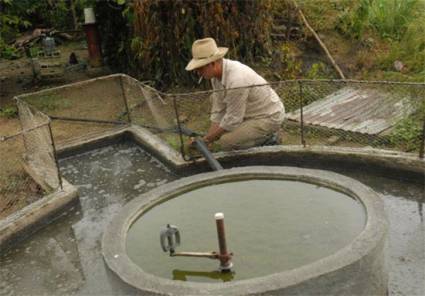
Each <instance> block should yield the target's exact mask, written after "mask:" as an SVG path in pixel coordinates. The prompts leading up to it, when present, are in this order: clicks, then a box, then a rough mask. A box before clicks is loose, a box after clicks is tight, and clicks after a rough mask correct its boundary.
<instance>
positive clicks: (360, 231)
mask: <svg viewBox="0 0 425 296" xmlns="http://www.w3.org/2000/svg"><path fill="white" fill-rule="evenodd" d="M258 180H267V182H269V181H271V182H273V181H276V180H281V181H284V182H289V183H284V184H285V186H288V184H289V185H290V184H291V183H290V182H293V183H295V182H296V183H298V184H305V186H306V187H309V186H312V185H314V186H316V187H318V188H319V187H320V188H325V190H329V192H328V195H332V193H331V192H332V191H333V192H337V193H338V194H341V193H342V194H343V195H345V196H349V197H351V200H354V201H355V203H356V204H357V206H355V207H360V208H362V212H363V213H364V215H359V216H353V217H354V218H353V217H352V218H348V217H347V224H349V222H348V221H349V220H350V219H351V222H350V223H351V224H353V225H354V228H353V229H354V230H352V231H351V230H350V231H351V233H352V234H350V235H351V236H352V237H350V236H347V237H346V238H345V240H342V242H343V243H342V244H341V243H340V245H338V246H337V249H335V248H334V249H332V250H331V251H330V252H329V250H328V252H329V253H326V252H324V253H321V254H320V253H318V254H319V255H320V256H323V257H320V258H313V259H311V258H310V259H309V260H306V261H305V262H301V263H297V264H298V265H297V264H295V265H289V266H290V267H288V268H285V267H282V270H279V269H277V270H274V269H270V271H264V270H260V271H261V272H260V273H255V272H254V273H249V274H248V275H247V276H242V277H241V276H240V275H241V274H242V275H243V268H242V266H241V264H243V263H238V264H239V271H240V273H239V274H238V265H237V264H235V267H234V270H235V273H236V275H238V276H239V278H240V280H238V279H236V280H234V281H229V282H224V283H200V282H189V281H187V282H182V281H176V280H171V279H167V278H164V276H161V274H160V273H158V274H157V273H156V272H155V271H154V270H155V269H151V268H150V267H148V266H147V265H144V263H143V262H144V261H143V260H142V261H140V262H139V261H138V259H137V257H138V256H139V257H140V255H141V256H142V257H143V256H146V257H151V259H152V258H158V259H161V260H163V259H164V258H166V260H169V261H171V262H172V261H173V260H176V258H170V257H168V255H167V254H164V253H163V254H161V255H162V257H161V258H160V256H154V255H152V254H151V253H149V251H148V250H147V247H146V246H145V247H144V246H143V244H141V247H140V249H141V250H140V254H136V255H135V251H134V250H135V249H137V243H138V241H137V240H135V238H134V232H135V231H134V230H133V229H137V227H136V226H137V224H142V225H143V223H144V217H145V216H146V217H147V216H148V215H149V213H150V212H151V213H153V214H152V215H151V216H155V215H156V216H159V215H163V213H156V212H155V211H156V210H157V209H160V208H162V207H164V206H165V205H167V204H168V203H170V204H171V203H172V202H174V201H177V200H178V199H179V197H181V199H184V198H185V195H187V194H188V193H189V195H190V193H191V192H202V190H203V189H204V188H208V187H214V186H217V184H225V185H226V186H234V187H237V184H238V183H240V184H242V183H243V182H247V181H252V183H255V182H257V181H258ZM245 184H246V183H245ZM258 184H260V183H258ZM227 188H230V187H227ZM199 190H201V191H199ZM214 190H215V189H214ZM263 191H264V195H263V196H258V199H259V200H261V199H263V200H264V196H266V195H267V192H266V191H265V190H263ZM216 192H219V191H217V190H216ZM234 192H236V191H234ZM309 194H310V193H309ZM218 195H219V194H216V195H215V196H213V197H212V198H214V199H215V198H217V196H218ZM325 195H326V191H325ZM319 197H320V196H319ZM206 198H208V197H206ZM281 198H283V199H285V195H282V197H281ZM337 198H338V199H341V198H340V197H337ZM319 199H320V198H319ZM348 199H350V198H348ZM334 201H335V200H334ZM334 201H331V202H332V203H333V202H334ZM237 202H239V201H237ZM316 202H317V200H316ZM201 203H202V201H201ZM323 203H325V200H324V198H323ZM189 205H190V207H191V205H193V206H194V209H195V208H196V207H195V204H194V202H193V200H190V199H189ZM318 205H319V204H317V203H316V206H312V207H311V209H312V210H313V211H314V210H315V208H316V207H317V208H319V206H318ZM277 207H278V206H277ZM326 207H332V204H330V203H329V201H328V203H327V204H326V206H324V208H326ZM165 208H166V207H165ZM171 208H173V205H171ZM223 211H224V212H225V213H226V209H223ZM241 211H244V208H243V207H242V208H241ZM330 211H331V212H332V211H334V212H338V211H340V209H338V208H335V209H331V210H330ZM353 211H357V212H358V209H354V208H353ZM309 212H310V210H309V209H308V208H306V213H305V216H304V217H306V216H308V215H312V213H309ZM323 213H325V212H323ZM336 214H339V215H343V216H347V215H349V214H350V213H349V211H346V212H343V210H341V213H336ZM186 215H187V214H186ZM324 215H326V214H324ZM269 216H272V215H268V214H267V213H260V214H259V216H258V217H256V218H257V219H261V220H264V219H265V220H266V221H267V218H269ZM226 217H227V218H226V219H227V220H231V219H232V216H226ZM208 218H210V217H209V214H208V216H207V219H208ZM245 218H246V217H245ZM254 219H255V218H254ZM299 219H300V220H302V219H303V215H300V217H299ZM356 219H358V220H359V221H358V223H356V221H354V220H356ZM275 220H276V219H275ZM275 220H273V221H275ZM146 221H149V219H147V220H146ZM338 221H342V223H344V222H343V220H338ZM169 222H170V223H173V221H169ZM245 222H246V221H241V223H245ZM266 223H267V222H266ZM194 224H195V225H199V224H198V221H194ZM301 224H302V223H300V225H301ZM359 225H360V226H359ZM133 226H135V227H133ZM146 226H147V227H148V228H150V227H151V226H150V225H149V224H148V223H147V224H146ZM230 226H231V224H230ZM316 226H317V225H316ZM300 227H301V228H305V227H306V226H300ZM359 227H360V228H359ZM318 229H320V227H319V228H317V229H316V230H314V232H315V233H316V232H317V231H318ZM330 229H332V228H330ZM350 229H351V228H350ZM159 230H160V229H155V230H154V231H157V233H158V236H159ZM301 231H303V229H300V232H301ZM326 231H328V234H327V233H326ZM329 231H330V230H326V229H325V232H324V233H323V234H321V235H323V236H327V235H332V233H331V232H329ZM132 232H133V233H132ZM275 232H276V231H275ZM348 232H349V231H348ZM229 233H232V229H229ZM238 233H240V231H239V230H237V231H236V233H232V236H237V235H238ZM248 233H249V232H248ZM282 233H283V230H282ZM282 233H276V237H278V238H280V240H285V239H286V240H291V239H292V237H291V236H288V235H285V237H282ZM385 233H386V220H385V217H384V210H383V203H382V201H381V200H380V197H379V196H378V195H377V194H376V193H375V192H374V191H373V190H371V189H369V188H368V187H366V186H365V185H363V184H361V183H359V182H357V181H355V180H353V179H350V178H347V177H344V176H341V175H338V174H335V173H331V172H327V171H319V170H309V169H298V168H289V167H245V168H235V169H230V170H223V171H218V172H211V173H205V174H199V175H195V176H192V177H188V178H184V179H180V180H178V181H175V182H173V183H169V184H167V185H164V186H161V187H159V188H157V189H155V190H152V191H150V192H148V193H146V194H144V195H141V196H139V197H138V198H135V199H134V200H132V201H131V202H129V203H128V204H127V205H126V206H125V207H124V208H123V209H122V210H121V212H120V213H119V214H118V215H117V216H116V217H114V219H113V221H112V222H111V224H110V225H109V226H108V228H107V229H106V231H105V233H104V237H103V242H102V249H103V255H104V259H105V261H106V263H107V265H108V266H109V268H110V269H111V270H112V271H114V272H115V273H116V274H117V275H118V277H120V278H121V279H122V280H123V281H124V282H126V283H128V284H129V285H131V286H133V287H135V288H137V289H139V290H141V291H143V292H145V293H152V294H160V295H257V294H258V295H260V294H264V293H265V294H267V295H284V294H300V295H305V294H310V295H312V294H326V295H330V294H335V295H340V294H357V295H371V294H373V295H384V294H385V293H386V289H387V277H386V273H385V270H384V262H383V258H384V254H383V249H384V240H385ZM188 235H190V234H189V233H186V230H185V232H184V233H183V235H182V237H183V242H182V247H181V248H182V250H183V251H195V250H190V246H187V247H186V244H185V239H184V238H185V237H187V236H188ZM241 235H242V234H241ZM243 235H247V233H245V234H243ZM255 235H256V234H255V233H252V236H255ZM344 235H345V234H344ZM158 236H156V237H155V238H154V240H157V241H156V242H155V244H157V247H155V248H156V249H160V246H159V238H158ZM340 236H343V234H342V233H341V234H337V235H335V237H340ZM319 237H320V235H319ZM143 239H144V238H142V240H143ZM259 240H260V243H259V246H261V244H266V242H263V241H261V239H259ZM228 241H229V242H230V243H229V245H230V247H229V248H230V250H231V251H234V252H235V262H237V260H236V258H237V256H238V252H237V251H236V250H234V249H232V244H231V242H232V237H231V236H229V237H228ZM319 241H320V242H318V245H317V249H319V248H320V247H321V246H320V244H323V243H324V242H325V241H326V239H325V240H319ZM134 242H136V247H135V246H134V245H133V246H132V244H134ZM251 243H252V242H251ZM278 243H279V241H278V240H277V241H275V242H271V244H272V245H273V246H276V244H278ZM153 246H154V245H153ZM216 246H217V245H216V244H215V245H214V246H212V249H214V248H217V247H216ZM298 246H299V247H298ZM301 247H303V246H301V245H300V244H296V246H295V249H298V248H299V249H301ZM332 247H335V246H332V245H326V246H325V247H323V249H330V248H332ZM261 249H262V248H260V250H261ZM238 250H240V249H238ZM196 251H200V250H196ZM201 251H211V249H209V250H201ZM290 251H291V250H285V251H284V252H283V251H282V256H285V254H288V252H290ZM260 252H261V251H260ZM300 252H311V251H309V250H308V249H306V250H302V251H300ZM136 253H137V252H136ZM239 253H241V251H239ZM264 253H268V252H267V248H266V249H265V251H264ZM283 253H284V254H283ZM256 254H257V255H258V253H256ZM270 255H271V256H272V258H274V257H277V256H279V254H270ZM253 256H256V255H254V254H253ZM273 256H274V257H273ZM161 260H158V265H164V264H161ZM195 260H207V259H199V258H195ZM151 261H152V260H151ZM155 261H156V260H155V259H154V260H153V261H152V262H155ZM214 261H215V260H214ZM242 261H243V260H242ZM141 262H142V263H141ZM162 262H165V261H162ZM217 264H218V263H217ZM217 266H218V265H217ZM260 268H261V269H264V266H263V267H260ZM189 269H190V268H189ZM257 275H258V276H257ZM231 279H232V278H230V280H231ZM222 280H223V281H225V279H222Z"/></svg>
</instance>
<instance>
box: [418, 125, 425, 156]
mask: <svg viewBox="0 0 425 296" xmlns="http://www.w3.org/2000/svg"><path fill="white" fill-rule="evenodd" d="M424 145H425V118H424V122H423V125H422V140H421V146H420V147H419V158H422V159H423V158H424Z"/></svg>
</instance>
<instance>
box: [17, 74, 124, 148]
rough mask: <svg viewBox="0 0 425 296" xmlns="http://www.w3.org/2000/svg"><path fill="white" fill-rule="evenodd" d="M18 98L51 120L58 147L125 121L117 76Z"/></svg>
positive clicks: (107, 129) (120, 125)
mask: <svg viewBox="0 0 425 296" xmlns="http://www.w3.org/2000/svg"><path fill="white" fill-rule="evenodd" d="M20 99H21V100H23V101H25V102H27V103H28V104H30V105H31V106H33V107H34V108H36V109H37V110H39V111H41V112H43V113H44V114H46V115H47V116H48V117H50V118H51V119H52V123H51V127H52V133H53V137H54V140H55V143H56V144H57V145H59V146H61V145H65V144H68V143H71V142H74V141H77V140H80V139H81V138H87V137H91V136H93V135H96V134H99V133H102V132H106V131H110V130H114V129H116V128H120V127H122V126H123V125H125V124H128V118H127V116H126V105H125V98H124V96H123V88H122V82H121V76H120V75H110V76H106V77H101V78H96V79H92V80H88V81H83V82H78V83H73V84H69V85H66V86H62V87H56V88H53V89H47V90H43V91H40V92H36V93H32V94H28V95H24V96H20Z"/></svg>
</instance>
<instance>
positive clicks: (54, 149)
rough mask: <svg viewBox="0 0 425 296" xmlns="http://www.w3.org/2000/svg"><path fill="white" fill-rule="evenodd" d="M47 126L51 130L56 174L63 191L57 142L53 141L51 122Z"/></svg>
mask: <svg viewBox="0 0 425 296" xmlns="http://www.w3.org/2000/svg"><path fill="white" fill-rule="evenodd" d="M47 126H48V128H49V135H50V141H51V142H52V148H53V158H54V159H55V164H56V173H57V175H58V181H59V186H60V188H61V190H63V184H62V175H61V172H60V169H59V162H58V157H57V154H56V146H55V141H54V140H53V133H52V127H51V125H50V121H49V122H48V123H47Z"/></svg>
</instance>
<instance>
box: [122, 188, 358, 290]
mask: <svg viewBox="0 0 425 296" xmlns="http://www.w3.org/2000/svg"><path fill="white" fill-rule="evenodd" d="M216 212H223V213H224V215H225V226H226V238H227V245H228V249H229V251H231V252H233V253H234V257H233V260H232V261H233V263H234V272H233V273H231V274H223V275H222V274H220V273H218V272H217V271H216V270H217V268H218V265H219V262H218V260H211V259H205V258H188V257H170V256H169V255H168V254H167V253H164V252H163V251H162V249H161V247H160V244H159V233H160V230H161V229H162V228H163V227H165V225H166V224H168V223H169V224H173V225H176V226H178V228H179V230H180V233H181V237H182V244H181V246H179V247H178V248H177V251H197V252H206V251H218V242H217V232H216V226H215V220H214V214H215V213H216ZM365 223H366V216H365V210H364V207H363V206H362V205H361V204H360V203H359V202H358V201H356V200H354V199H352V198H351V197H349V196H347V195H345V194H342V193H340V192H337V191H334V190H331V189H329V188H325V187H321V186H317V185H313V184H308V183H303V182H296V181H287V180H246V181H237V182H231V183H223V184H216V185H210V186H205V187H202V188H198V189H196V190H193V191H190V192H187V193H184V194H182V195H180V196H178V197H176V198H173V199H171V200H169V201H167V202H165V203H162V204H160V205H158V206H156V207H154V208H152V209H151V210H149V211H148V212H147V213H146V214H144V215H142V216H141V217H140V218H139V219H138V220H137V221H136V222H135V223H134V224H133V225H132V226H131V228H130V230H129V233H128V238H127V250H128V254H129V256H130V258H131V259H132V260H133V261H134V262H135V263H136V264H138V265H139V266H140V267H141V268H142V269H143V270H144V271H146V272H148V273H151V274H154V275H157V276H160V277H163V278H169V279H175V280H188V281H200V282H217V281H230V280H242V279H248V278H253V277H259V276H265V275H269V274H272V273H276V272H281V271H284V270H289V269H293V268H296V267H300V266H302V265H305V264H308V263H312V262H314V261H316V260H319V259H321V258H323V257H326V256H329V255H331V254H333V253H335V252H336V251H338V250H339V249H341V248H342V247H344V246H346V245H347V244H349V243H350V242H351V241H352V240H353V239H354V238H355V237H356V236H357V235H358V234H359V233H360V232H361V231H362V230H363V228H364V226H365Z"/></svg>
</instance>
